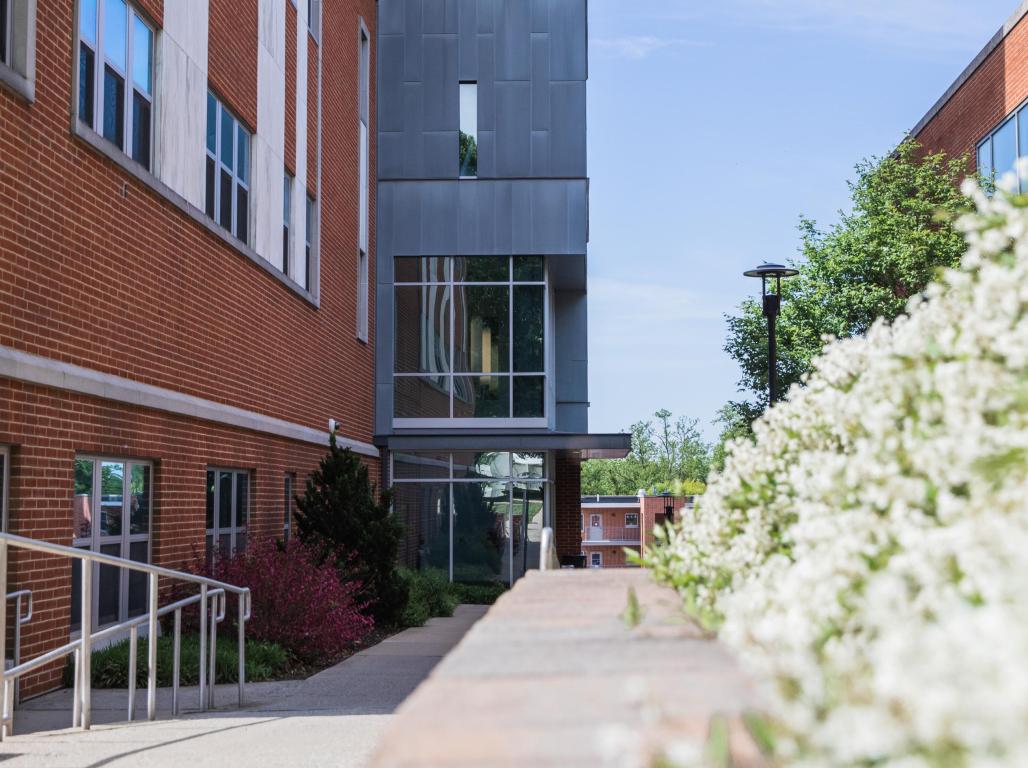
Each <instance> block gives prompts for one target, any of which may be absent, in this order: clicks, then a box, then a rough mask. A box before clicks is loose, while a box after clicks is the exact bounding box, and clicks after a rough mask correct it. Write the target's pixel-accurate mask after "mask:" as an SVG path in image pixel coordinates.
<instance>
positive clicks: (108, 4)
mask: <svg viewBox="0 0 1028 768" xmlns="http://www.w3.org/2000/svg"><path fill="white" fill-rule="evenodd" d="M153 36H154V33H153V29H151V28H150V26H149V25H148V24H147V23H146V22H145V21H144V20H143V17H142V16H141V15H140V14H139V13H138V12H137V11H136V10H135V9H134V8H132V7H131V6H130V5H127V4H126V3H125V0H80V2H79V45H78V52H79V65H78V73H79V75H78V81H79V82H78V85H79V94H78V114H79V119H80V120H82V122H84V123H86V124H87V125H88V126H89V127H91V128H92V129H93V130H95V131H96V132H97V133H100V134H102V135H103V137H104V138H105V139H107V140H108V141H110V142H111V143H112V144H114V145H115V146H117V147H118V148H119V149H121V150H122V151H123V152H125V153H127V154H129V155H131V156H132V159H133V160H135V161H137V162H138V163H140V164H141V165H143V166H144V167H145V168H147V169H149V168H150V147H151V135H152V124H151V123H152V120H151V116H152V114H153Z"/></svg>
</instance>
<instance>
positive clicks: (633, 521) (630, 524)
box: [625, 512, 639, 528]
mask: <svg viewBox="0 0 1028 768" xmlns="http://www.w3.org/2000/svg"><path fill="white" fill-rule="evenodd" d="M638 527H639V513H638V512H626V513H625V528H638Z"/></svg>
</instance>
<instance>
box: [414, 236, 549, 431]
mask: <svg viewBox="0 0 1028 768" xmlns="http://www.w3.org/2000/svg"><path fill="white" fill-rule="evenodd" d="M394 282H395V283H396V285H395V288H394V291H395V302H394V304H395V329H394V333H395V348H394V371H395V379H394V417H395V419H396V420H397V422H399V423H400V425H402V423H403V421H405V420H422V422H423V421H424V420H426V419H429V420H442V419H447V420H451V421H450V423H451V424H453V425H455V426H459V425H460V422H475V421H479V420H482V419H487V420H490V421H491V423H494V424H495V423H496V422H497V421H498V420H504V419H506V420H517V421H518V423H519V425H522V424H528V423H531V422H535V424H533V425H534V426H544V425H545V421H544V419H545V416H546V333H545V328H546V305H547V300H546V297H547V293H546V276H545V264H544V262H543V258H542V257H541V256H515V257H513V258H510V257H506V256H502V257H499V256H484V257H453V258H451V257H427V258H408V257H398V258H397V259H396V261H395V281H394Z"/></svg>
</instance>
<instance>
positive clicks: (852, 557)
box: [647, 184, 1028, 768]
mask: <svg viewBox="0 0 1028 768" xmlns="http://www.w3.org/2000/svg"><path fill="white" fill-rule="evenodd" d="M965 192H966V193H967V194H969V195H972V196H973V197H974V198H975V201H976V204H977V208H978V212H977V213H976V214H973V215H969V216H966V217H964V218H963V219H962V220H961V221H960V222H959V226H960V228H961V230H962V231H963V232H965V234H966V238H967V243H968V250H967V254H966V256H965V258H964V260H963V264H962V266H961V268H960V269H956V270H950V271H948V272H946V273H945V274H944V275H942V276H941V278H940V279H939V281H938V282H937V283H935V284H933V285H931V286H930V287H929V288H928V290H927V291H925V293H924V294H922V295H921V296H918V297H916V298H915V299H913V300H912V301H911V302H910V305H909V311H908V314H907V315H905V316H903V317H901V318H900V319H899V320H897V321H896V322H895V323H893V324H892V325H891V326H890V325H886V324H877V325H875V326H874V327H873V328H872V329H871V330H870V331H869V333H868V334H867V335H866V336H865V337H861V338H853V339H847V340H844V341H835V342H832V343H830V344H829V345H828V346H827V347H826V349H825V351H824V354H823V356H822V357H821V358H820V360H819V361H818V362H817V365H816V368H815V371H814V373H813V374H812V375H810V377H809V378H808V380H807V381H806V386H804V387H802V388H799V387H797V388H793V389H792V390H791V391H790V393H789V396H788V398H787V400H786V401H784V402H782V403H781V404H779V405H776V406H775V407H774V408H773V409H771V410H770V411H769V412H768V413H767V414H766V415H765V416H764V417H763V418H762V419H760V420H759V421H758V422H757V423H756V424H755V425H754V431H755V438H756V439H755V441H754V442H752V443H750V442H737V443H735V444H734V445H733V446H732V450H731V454H730V456H729V459H728V461H727V463H726V466H725V469H724V471H723V473H721V474H720V476H718V477H716V478H714V479H713V480H712V482H711V484H710V486H709V488H708V490H707V493H706V495H705V496H703V498H702V502H701V504H700V505H698V507H697V508H696V509H695V510H693V511H692V512H691V513H690V512H688V511H686V512H685V513H684V517H683V519H682V520H681V521H680V523H679V524H678V525H676V526H673V527H671V528H670V529H669V530H667V531H664V532H663V533H662V535H661V537H660V542H659V543H658V546H657V547H656V548H655V550H654V551H653V552H652V554H650V555H649V556H648V562H647V564H648V565H649V566H650V567H652V568H653V569H654V571H655V573H656V575H657V576H658V578H661V579H663V580H665V581H667V582H669V583H671V584H673V585H674V586H676V587H677V588H678V589H679V590H680V592H681V594H682V595H683V598H684V600H685V603H686V607H687V608H688V609H689V610H690V611H691V612H692V613H693V614H694V615H695V616H697V617H698V618H699V619H700V620H701V621H702V622H703V623H704V624H705V625H707V626H708V627H710V628H716V629H717V631H718V634H719V636H720V637H721V639H722V640H723V641H724V642H726V643H727V644H728V645H730V646H731V647H733V648H734V649H735V650H736V651H737V652H738V654H739V656H740V658H741V659H742V661H743V662H744V663H745V664H746V665H747V667H748V668H749V669H750V670H751V671H752V672H753V674H754V677H755V679H757V680H758V681H759V682H761V683H762V684H764V685H765V688H766V700H767V703H768V712H769V716H770V717H771V718H772V721H773V723H774V725H775V726H776V728H777V729H778V732H779V736H778V738H777V740H776V742H777V743H776V748H775V749H776V757H777V758H778V759H779V760H780V761H781V762H782V763H783V764H788V765H802V766H895V767H896V768H900V767H902V768H915V766H924V767H926V768H927V767H929V766H932V767H941V766H968V767H972V766H973V767H976V768H977V767H978V766H982V767H986V766H988V767H992V766H996V767H997V768H998V767H999V766H1028V311H1026V310H1028V199H1026V198H1024V197H1020V198H1019V197H1015V196H1012V195H1006V194H1003V193H997V194H996V196H995V197H994V198H993V199H988V198H986V197H985V196H984V195H982V194H981V193H980V192H979V191H978V190H977V188H975V187H974V185H973V184H971V185H969V186H968V187H967V188H966V189H965Z"/></svg>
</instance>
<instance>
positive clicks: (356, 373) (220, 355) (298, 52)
mask: <svg viewBox="0 0 1028 768" xmlns="http://www.w3.org/2000/svg"><path fill="white" fill-rule="evenodd" d="M0 18H2V19H3V20H4V22H5V23H4V24H3V25H2V26H0V157H2V158H3V159H2V161H0V206H2V213H0V505H2V508H3V513H4V518H3V521H4V526H5V529H6V530H8V531H10V532H12V533H15V534H20V535H24V536H30V537H33V538H36V539H42V540H46V541H50V542H55V543H59V544H65V545H74V546H76V547H80V548H84V549H94V550H97V551H102V552H105V553H108V554H114V555H118V556H122V557H130V558H133V559H137V560H146V561H151V562H154V563H158V564H161V565H166V566H170V567H177V566H181V565H183V564H184V563H185V562H186V561H189V560H191V559H192V557H193V555H194V552H195V551H200V552H202V551H204V550H205V549H206V550H207V552H208V553H211V552H212V551H213V550H214V549H216V548H219V547H221V548H227V549H228V550H230V551H231V550H238V549H242V548H244V547H245V546H246V542H247V539H248V538H252V537H253V536H255V535H261V534H274V535H281V534H282V531H283V527H284V526H286V525H288V524H289V521H290V514H291V506H292V505H291V502H290V496H291V492H292V491H295V490H298V488H297V483H298V482H301V481H302V479H303V478H305V477H306V475H307V474H308V473H309V472H310V471H311V470H312V469H313V468H314V467H315V466H316V464H317V462H318V460H319V459H320V458H321V456H322V455H323V454H324V453H325V450H326V446H327V441H328V430H329V421H330V419H331V420H334V421H336V422H338V424H339V432H338V434H339V437H340V440H341V441H342V442H343V444H345V445H347V446H349V447H351V448H353V449H354V450H355V451H357V452H358V453H360V454H361V455H362V456H363V457H365V459H366V460H367V462H368V466H369V467H370V469H371V470H372V473H373V475H374V476H375V477H376V478H378V477H380V476H381V467H380V459H379V451H378V449H377V448H376V447H375V446H374V445H373V424H372V421H373V397H374V387H373V366H374V351H373V346H372V345H373V343H374V339H373V329H374V327H375V323H374V321H373V317H374V311H375V302H374V292H373V290H369V286H373V285H374V283H375V278H374V254H373V252H372V246H373V243H374V226H375V205H374V200H375V198H374V195H371V194H369V183H368V180H369V178H370V179H374V176H375V169H374V157H375V153H374V142H375V136H376V131H375V129H374V125H373V123H374V115H375V114H376V110H375V107H374V93H375V88H374V78H373V73H374V72H375V66H374V51H373V49H372V41H373V40H374V39H375V28H374V26H375V18H376V4H375V2H374V0H333V2H331V3H323V2H317V1H315V2H299V3H297V2H296V1H295V0H276V1H275V2H266V1H265V0H261V2H257V0H248V1H247V2H236V1H235V0H233V1H232V2H230V1H229V0H194V1H192V2H188V3H187V2H184V1H182V2H180V0H174V1H172V0H165V1H164V2H162V0H128V2H125V1H124V0H78V2H74V3H72V2H61V3H58V2H37V0H0ZM369 316H370V319H369ZM12 560H13V562H12V568H11V572H10V582H9V587H10V588H11V589H14V588H30V589H31V590H32V591H33V594H34V598H35V618H34V619H33V620H32V622H31V623H30V624H29V625H28V626H27V627H26V635H25V637H24V646H23V649H22V651H23V653H22V655H23V659H25V658H31V657H33V656H35V655H38V653H40V652H41V651H43V650H48V649H49V648H52V647H54V646H55V645H58V644H61V643H63V642H67V639H68V637H69V635H73V634H74V633H75V631H76V624H77V622H78V619H79V616H78V611H79V606H78V600H77V599H76V598H74V595H75V593H76V590H77V589H79V588H80V585H79V584H78V583H77V582H76V581H75V580H74V579H73V577H72V574H71V571H70V569H69V567H68V561H66V560H60V559H54V558H49V557H45V556H42V555H37V556H25V554H24V553H19V552H17V551H15V552H13V553H12ZM94 580H95V584H94V594H96V595H97V597H98V600H97V605H96V606H95V612H96V615H95V616H94V618H93V621H94V622H95V626H101V625H103V624H105V623H112V622H114V621H118V620H123V619H124V618H126V617H127V616H131V615H135V614H138V613H141V612H142V611H143V610H144V606H143V596H144V594H145V577H143V581H142V582H141V581H140V579H139V578H137V577H136V576H135V575H130V574H128V573H127V572H124V573H119V572H118V571H116V570H115V569H112V568H108V567H104V568H99V569H97V572H96V574H95V576H94ZM58 674H59V670H58V669H56V668H52V669H50V670H48V671H47V672H45V673H44V674H42V675H40V676H37V677H36V679H34V680H33V679H29V680H27V681H26V685H25V687H24V688H23V693H29V694H31V693H33V692H36V691H40V690H44V689H46V688H49V687H52V686H54V685H55V684H57V682H58Z"/></svg>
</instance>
